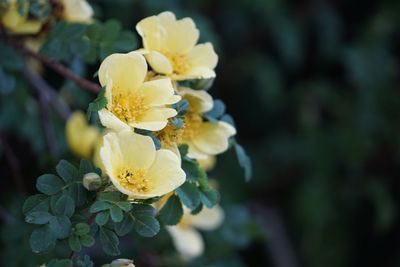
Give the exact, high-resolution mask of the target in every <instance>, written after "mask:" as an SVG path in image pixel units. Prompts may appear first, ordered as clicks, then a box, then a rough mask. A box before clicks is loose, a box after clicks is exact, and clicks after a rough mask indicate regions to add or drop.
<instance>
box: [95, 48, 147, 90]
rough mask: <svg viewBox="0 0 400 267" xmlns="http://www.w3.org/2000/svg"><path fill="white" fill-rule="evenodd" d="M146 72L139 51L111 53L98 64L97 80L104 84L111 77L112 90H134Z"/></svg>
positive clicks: (144, 62)
mask: <svg viewBox="0 0 400 267" xmlns="http://www.w3.org/2000/svg"><path fill="white" fill-rule="evenodd" d="M146 73H147V64H146V60H145V59H144V57H143V55H141V54H140V53H137V52H131V53H128V54H118V53H117V54H111V55H109V56H108V57H106V58H105V59H104V61H103V62H102V63H101V65H100V68H99V81H100V84H101V86H105V85H106V84H107V80H109V79H111V80H112V83H113V89H112V90H113V91H114V90H115V91H120V92H127V91H130V92H134V91H136V90H137V89H138V88H139V87H140V86H141V84H142V83H143V81H144V78H145V77H146Z"/></svg>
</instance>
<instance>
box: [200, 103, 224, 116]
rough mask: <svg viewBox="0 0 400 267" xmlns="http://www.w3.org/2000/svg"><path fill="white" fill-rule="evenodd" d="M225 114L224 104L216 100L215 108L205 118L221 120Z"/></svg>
mask: <svg viewBox="0 0 400 267" xmlns="http://www.w3.org/2000/svg"><path fill="white" fill-rule="evenodd" d="M224 113H225V104H224V102H222V101H221V100H219V99H215V100H214V105H213V108H212V109H211V110H210V111H208V112H206V113H205V114H204V116H205V117H206V118H212V119H219V118H220V117H222V115H224Z"/></svg>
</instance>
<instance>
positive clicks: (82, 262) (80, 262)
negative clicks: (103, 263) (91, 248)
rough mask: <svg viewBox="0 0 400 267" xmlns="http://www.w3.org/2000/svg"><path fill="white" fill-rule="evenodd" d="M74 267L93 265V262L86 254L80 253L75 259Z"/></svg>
mask: <svg viewBox="0 0 400 267" xmlns="http://www.w3.org/2000/svg"><path fill="white" fill-rule="evenodd" d="M75 265H76V267H93V266H94V263H93V261H91V260H90V257H89V256H88V255H81V256H78V257H77V258H76V259H75Z"/></svg>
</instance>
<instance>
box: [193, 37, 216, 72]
mask: <svg viewBox="0 0 400 267" xmlns="http://www.w3.org/2000/svg"><path fill="white" fill-rule="evenodd" d="M187 56H188V59H189V61H190V63H191V65H192V66H193V68H196V67H207V68H209V69H214V68H215V67H216V66H217V63H218V55H217V54H216V53H215V51H214V47H213V45H212V44H211V43H205V44H198V45H196V46H195V47H194V48H193V49H192V50H191V51H190V52H189V53H188V55H187Z"/></svg>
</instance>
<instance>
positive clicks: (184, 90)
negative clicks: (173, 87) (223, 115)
mask: <svg viewBox="0 0 400 267" xmlns="http://www.w3.org/2000/svg"><path fill="white" fill-rule="evenodd" d="M178 93H179V94H180V95H182V96H183V98H186V99H187V100H188V101H189V109H190V110H191V111H193V112H196V113H205V112H207V111H209V110H211V109H212V108H213V105H214V102H213V99H212V96H211V95H210V94H209V93H207V92H206V91H204V90H193V89H190V88H188V87H179V88H178Z"/></svg>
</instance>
